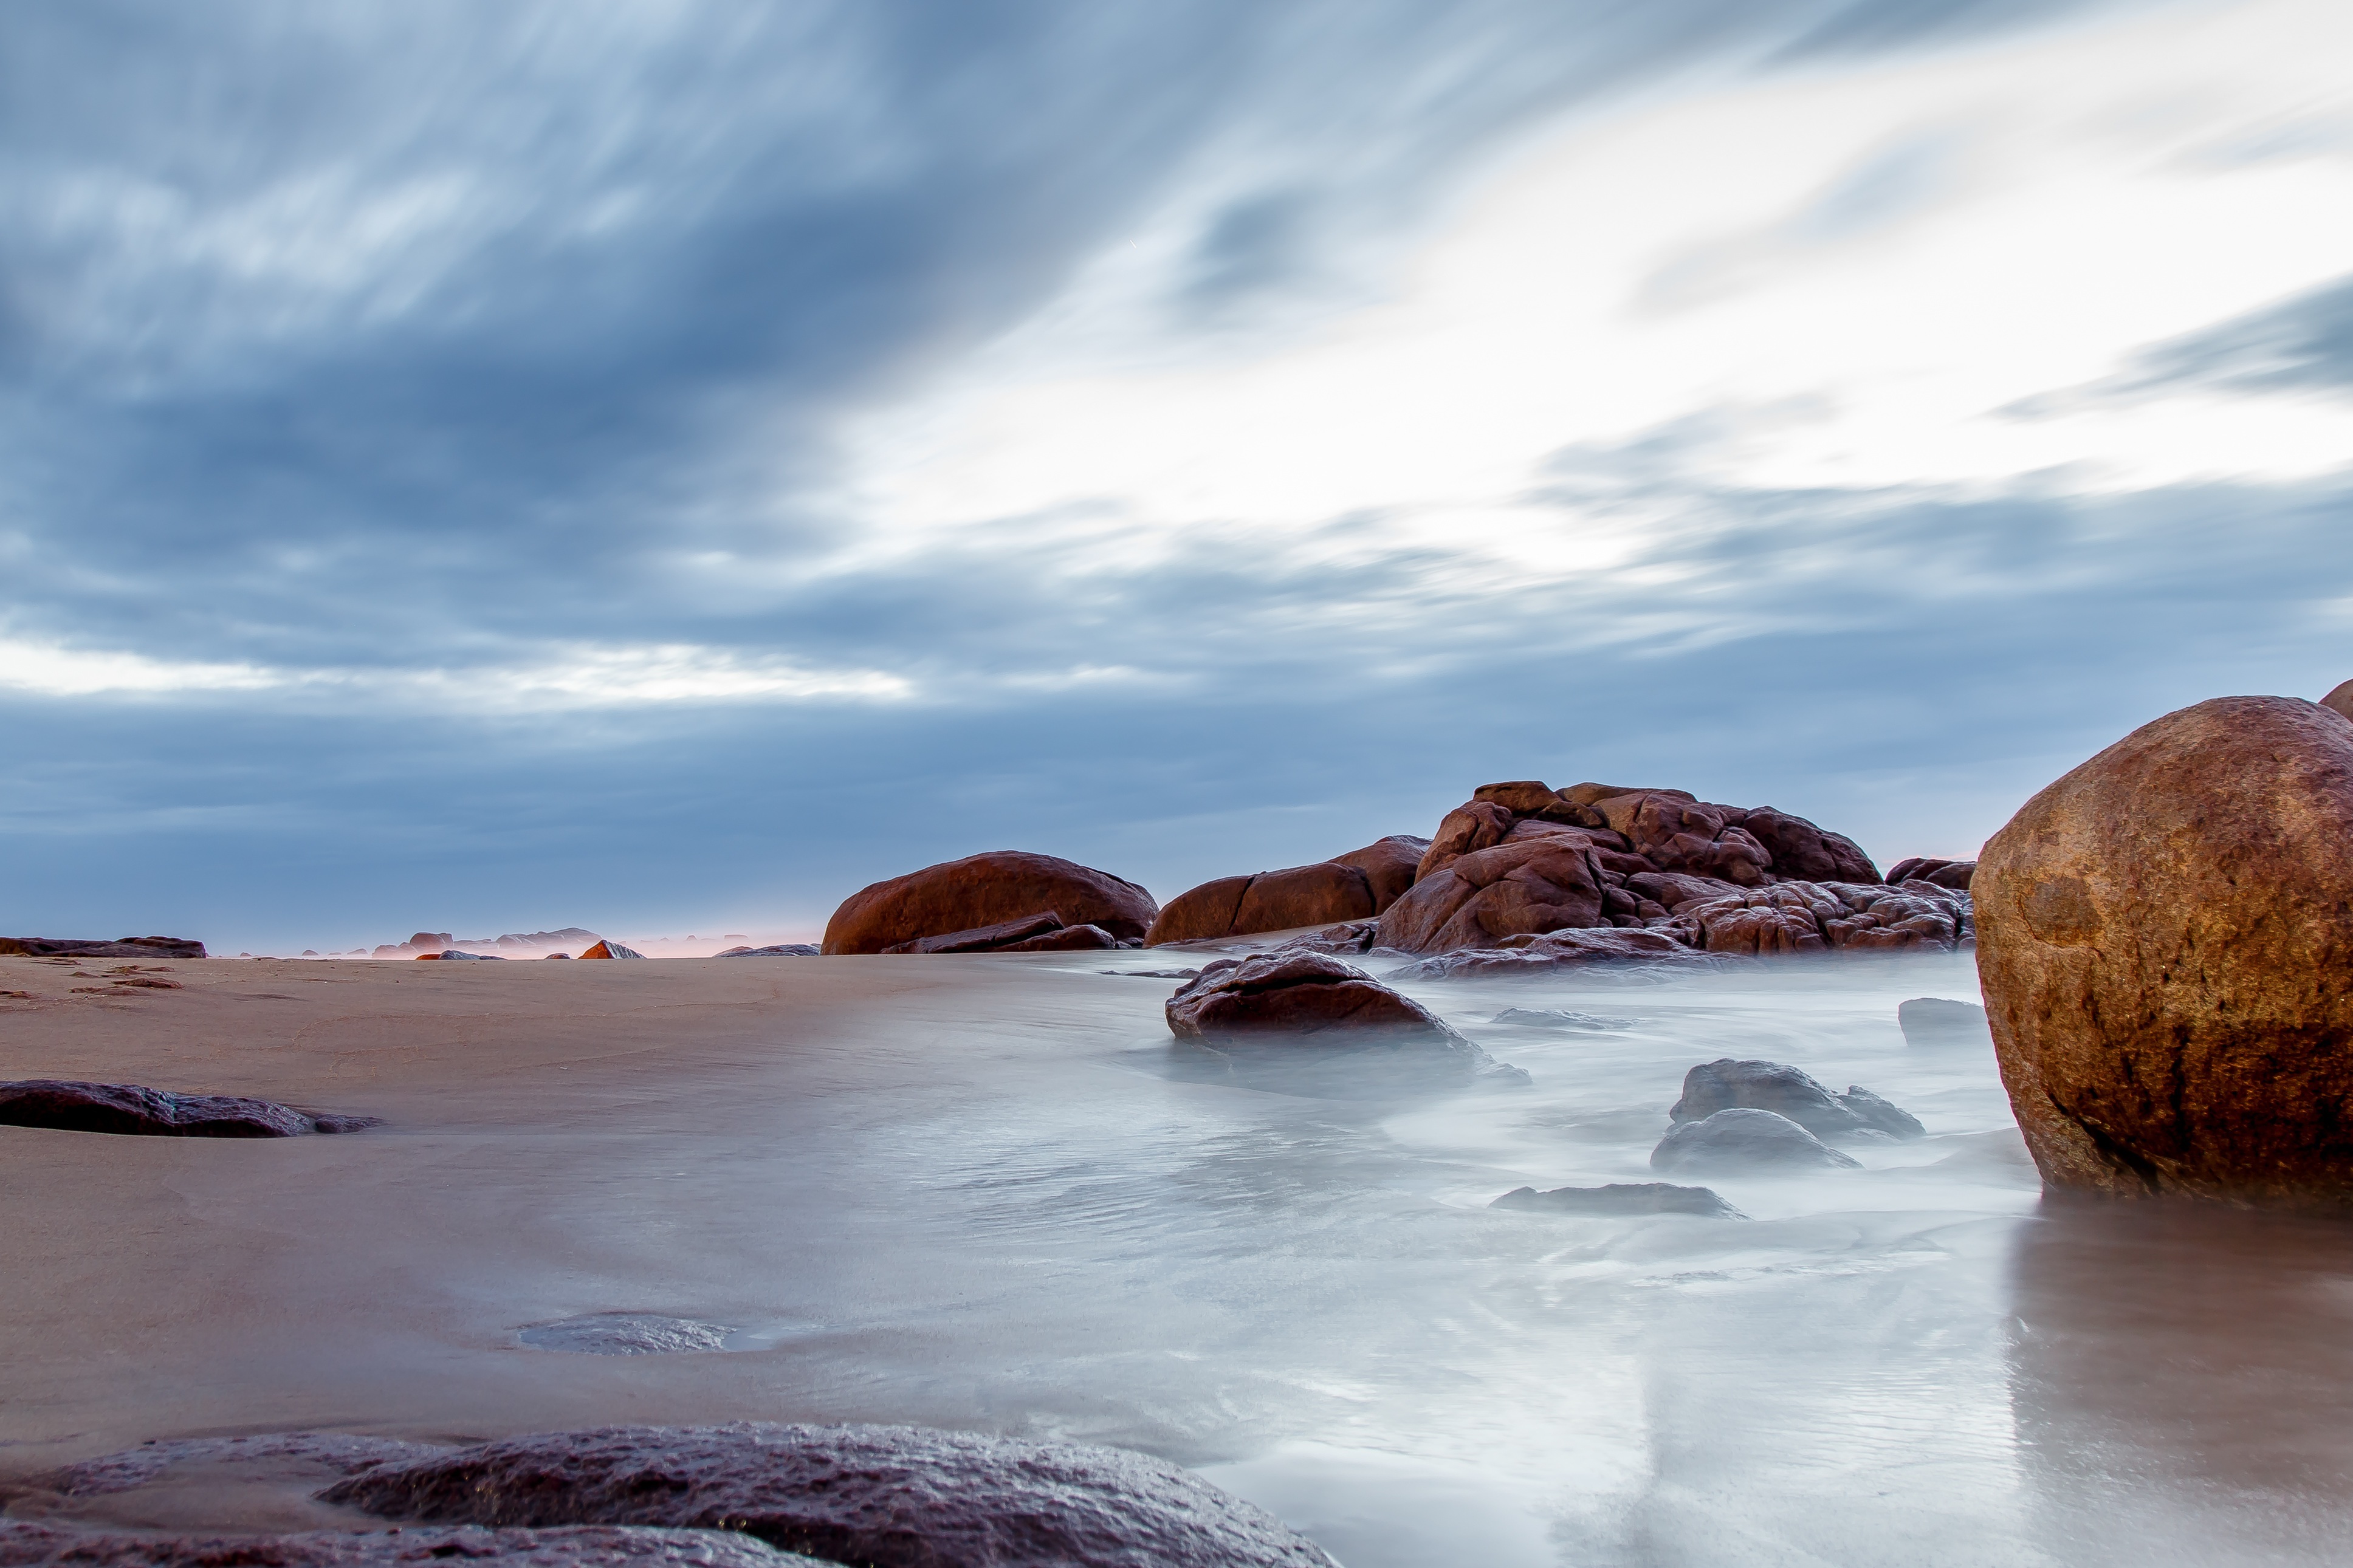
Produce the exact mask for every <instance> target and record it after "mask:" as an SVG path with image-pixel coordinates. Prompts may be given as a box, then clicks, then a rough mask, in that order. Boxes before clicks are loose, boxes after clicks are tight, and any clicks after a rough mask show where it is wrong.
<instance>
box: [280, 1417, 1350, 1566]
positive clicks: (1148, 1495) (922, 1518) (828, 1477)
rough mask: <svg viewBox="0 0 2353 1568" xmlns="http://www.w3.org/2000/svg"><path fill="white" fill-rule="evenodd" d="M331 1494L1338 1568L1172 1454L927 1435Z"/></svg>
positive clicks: (749, 1432)
mask: <svg viewBox="0 0 2353 1568" xmlns="http://www.w3.org/2000/svg"><path fill="white" fill-rule="evenodd" d="M321 1497H322V1500H324V1501H326V1502H329V1503H335V1504H342V1505H344V1506H347V1507H352V1508H357V1509H361V1510H365V1511H367V1512H370V1513H373V1514H375V1515H377V1516H378V1517H380V1518H386V1519H400V1520H416V1521H427V1522H432V1523H439V1524H450V1523H459V1522H466V1523H477V1524H484V1525H499V1526H538V1527H544V1526H551V1525H574V1524H588V1523H594V1524H626V1525H652V1526H663V1527H670V1528H678V1527H691V1528H711V1527H723V1528H726V1529H731V1530H736V1531H743V1532H744V1534H746V1535H750V1536H754V1537H756V1538H758V1539H759V1540H761V1541H765V1542H768V1543H769V1544H771V1545H774V1546H776V1547H779V1548H783V1549H785V1550H788V1551H799V1552H807V1553H809V1554H810V1555H812V1556H815V1557H818V1558H820V1559H822V1560H824V1561H826V1562H829V1563H864V1564H870V1565H871V1568H1015V1565H1019V1564H1034V1565H1036V1568H1048V1565H1051V1568H1141V1565H1143V1564H1147V1563H1150V1564H1163V1563H1165V1564H1168V1565H1170V1568H1178V1565H1184V1564H1196V1565H1198V1568H1333V1564H1332V1560H1331V1559H1330V1558H1329V1557H1328V1556H1326V1555H1325V1554H1324V1552H1322V1551H1321V1550H1319V1549H1318V1548H1317V1547H1316V1546H1315V1545H1314V1542H1310V1541H1308V1540H1307V1539H1306V1538H1305V1537H1304V1536H1302V1535H1300V1534H1298V1533H1297V1532H1296V1531H1293V1530H1291V1529H1289V1528H1288V1527H1287V1526H1285V1525H1283V1524H1282V1523H1281V1522H1280V1521H1277V1520H1275V1519H1274V1518H1273V1517H1272V1516H1271V1515H1270V1514H1267V1513H1265V1512H1263V1511H1261V1510H1259V1509H1257V1508H1255V1507H1253V1506H1252V1505H1250V1504H1249V1503H1246V1502H1243V1501H1241V1500H1239V1499H1237V1498H1232V1497H1229V1496H1228V1495H1226V1494H1225V1493H1223V1492H1220V1491H1219V1490H1218V1489H1216V1488H1214V1487H1212V1486H1210V1485H1209V1484H1208V1482H1206V1481H1204V1480H1202V1479H1200V1478H1199V1477H1198V1476H1196V1475H1193V1474H1191V1473H1190V1472H1188V1471H1187V1470H1183V1469H1180V1468H1177V1467H1176V1466H1175V1465H1172V1464H1169V1463H1168V1462H1167V1461H1166V1460H1163V1459H1155V1458H1147V1457H1145V1456H1144V1455H1141V1454H1133V1453H1127V1452H1124V1451H1122V1450H1120V1449H1115V1448H1100V1447H1082V1446H1080V1445H1077V1444H1070V1443H1029V1442H1018V1441H1015V1440H1012V1439H1009V1438H1003V1437H989V1436H980V1435H978V1434H976V1433H968V1432H939V1431H928V1430H924V1429H922V1428H918V1427H912V1426H769V1425H765V1424H754V1423H750V1422H741V1423H737V1424H734V1425H733V1426H700V1427H695V1426H689V1427H651V1426H621V1427H604V1428H600V1429H597V1430H595V1431H589V1432H572V1433H549V1434H539V1435H535V1436H524V1437H511V1438H507V1439H504V1440H502V1441H499V1442H493V1443H484V1444H480V1445H479V1446H477V1447H470V1448H464V1449H459V1450H458V1451H456V1452H454V1453H451V1454H448V1455H446V1456H438V1457H435V1458H426V1459H419V1460H416V1461H413V1462H411V1463H408V1464H405V1465H386V1466H381V1467H378V1468H375V1469H372V1470H369V1471H366V1472H364V1473H363V1474H360V1475H356V1476H353V1477H351V1478H350V1479H346V1480H343V1481H341V1482H338V1483H337V1484H335V1485H334V1486H332V1487H330V1488H328V1489H327V1490H326V1491H324V1492H323V1493H322V1494H321Z"/></svg>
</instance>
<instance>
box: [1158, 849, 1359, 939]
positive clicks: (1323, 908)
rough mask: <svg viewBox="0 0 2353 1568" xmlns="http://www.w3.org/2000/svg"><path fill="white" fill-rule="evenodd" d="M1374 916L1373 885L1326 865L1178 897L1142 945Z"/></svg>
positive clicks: (1226, 881) (1213, 885)
mask: <svg viewBox="0 0 2353 1568" xmlns="http://www.w3.org/2000/svg"><path fill="white" fill-rule="evenodd" d="M1374 910H1375V900H1374V897H1373V888H1372V879H1371V878H1370V877H1369V876H1368V875H1366V872H1364V871H1363V870H1361V869H1360V868H1356V867H1355V866H1343V865H1341V864H1339V863H1338V862H1336V861H1331V860H1325V861H1321V862H1318V863H1317V864H1315V865H1313V866H1293V867H1290V868H1287V869H1284V870H1281V871H1261V872H1259V873H1257V874H1256V875H1254V876H1249V877H1220V878H1219V879H1217V880H1216V881H1214V882H1204V883H1202V884H1201V885H1200V886H1199V887H1198V888H1193V889H1187V891H1185V892H1182V893H1179V894H1177V895H1176V897H1175V898H1173V899H1171V900H1168V903H1167V905H1166V907H1165V908H1163V909H1162V910H1161V911H1160V913H1159V915H1158V916H1157V917H1156V918H1155V920H1154V921H1153V922H1152V929H1151V930H1150V931H1146V932H1145V935H1144V945H1145V946H1146V947H1158V946H1160V945H1161V944H1163V943H1164V942H1205V941H1212V942H1213V941H1216V940H1218V939H1219V938H1221V937H1228V936H1247V935H1250V933H1251V932H1253V931H1290V930H1292V929H1293V928H1294V927H1298V926H1312V925H1329V924H1332V923H1334V922H1335V921H1355V920H1363V919H1366V918H1367V917H1369V916H1370V915H1372V914H1373V913H1374Z"/></svg>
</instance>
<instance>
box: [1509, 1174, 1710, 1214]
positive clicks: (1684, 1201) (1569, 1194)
mask: <svg viewBox="0 0 2353 1568" xmlns="http://www.w3.org/2000/svg"><path fill="white" fill-rule="evenodd" d="M1487 1206H1488V1207H1489V1208H1492V1209H1536V1210H1540V1211H1542V1212H1544V1213H1546V1214H1584V1215H1625V1214H1694V1215H1704V1216H1706V1217H1708V1218H1711V1219H1746V1218H1747V1217H1748V1216H1747V1215H1745V1214H1742V1213H1741V1212H1740V1211H1739V1210H1738V1209H1736V1208H1734V1207H1733V1206H1732V1205H1730V1204H1728V1203H1725V1201H1724V1200H1723V1199H1722V1198H1721V1197H1718V1196H1717V1195H1716V1194H1715V1192H1713V1191H1712V1190H1710V1189H1709V1188H1706V1187H1678V1186H1675V1185H1673V1184H1672V1183H1668V1182H1612V1183H1610V1184H1609V1185H1607V1186H1601V1187H1555V1188H1554V1189H1553V1190H1552V1191H1550V1192H1548V1193H1540V1192H1538V1191H1536V1190H1535V1188H1534V1187H1514V1188H1513V1189H1512V1190H1511V1191H1510V1192H1508V1193H1505V1194H1504V1195H1503V1196H1502V1197H1500V1198H1497V1199H1496V1200H1495V1201H1494V1202H1493V1203H1492V1204H1489V1205H1487Z"/></svg>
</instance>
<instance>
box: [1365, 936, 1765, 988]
mask: <svg viewBox="0 0 2353 1568" xmlns="http://www.w3.org/2000/svg"><path fill="white" fill-rule="evenodd" d="M1720 963H1725V960H1723V959H1719V958H1715V957H1713V956H1711V955H1709V954H1707V953H1703V952H1694V951H1693V950H1692V949H1691V948H1689V947H1687V946H1685V945H1684V944H1683V943H1682V942H1678V941H1676V940H1675V939H1674V937H1673V936H1672V935H1671V934H1669V933H1668V932H1666V931H1620V930H1618V929H1615V928H1613V927H1608V926H1605V927H1603V928H1601V929H1600V930H1599V931H1552V932H1550V933H1548V934H1546V935H1544V936H1537V937H1507V938H1505V939H1504V942H1503V943H1502V944H1501V945H1498V946H1495V947H1472V948H1463V949H1461V950H1460V951H1458V952H1441V953H1439V954H1437V955H1436V956H1434V957H1430V958H1425V959H1423V960H1422V961H1421V962H1420V963H1411V964H1408V965H1407V966H1406V967H1404V968H1403V969H1398V970H1392V971H1391V972H1390V973H1389V978H1390V979H1392V980H1461V979H1469V978H1472V977H1478V978H1485V977H1488V976H1492V975H1501V974H1552V973H1558V972H1559V971H1561V970H1564V969H1583V968H1588V967H1590V966H1593V965H1597V964H1608V965H1612V966H1651V967H1672V968H1679V969H1692V968H1701V969H1704V968H1707V967H1709V966H1710V965H1714V964H1720Z"/></svg>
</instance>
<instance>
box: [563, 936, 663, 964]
mask: <svg viewBox="0 0 2353 1568" xmlns="http://www.w3.org/2000/svg"><path fill="white" fill-rule="evenodd" d="M580 956H581V957H583V958H644V957H645V956H646V955H645V954H644V953H642V952H638V950H637V949H636V948H634V947H623V946H622V945H621V944H620V943H619V942H615V941H613V940H612V939H611V938H609V937H607V939H606V940H605V941H603V942H598V943H597V944H596V946H594V947H592V948H590V949H589V950H588V951H587V952H584V953H582V954H581V955H580ZM649 962H650V961H649Z"/></svg>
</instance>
